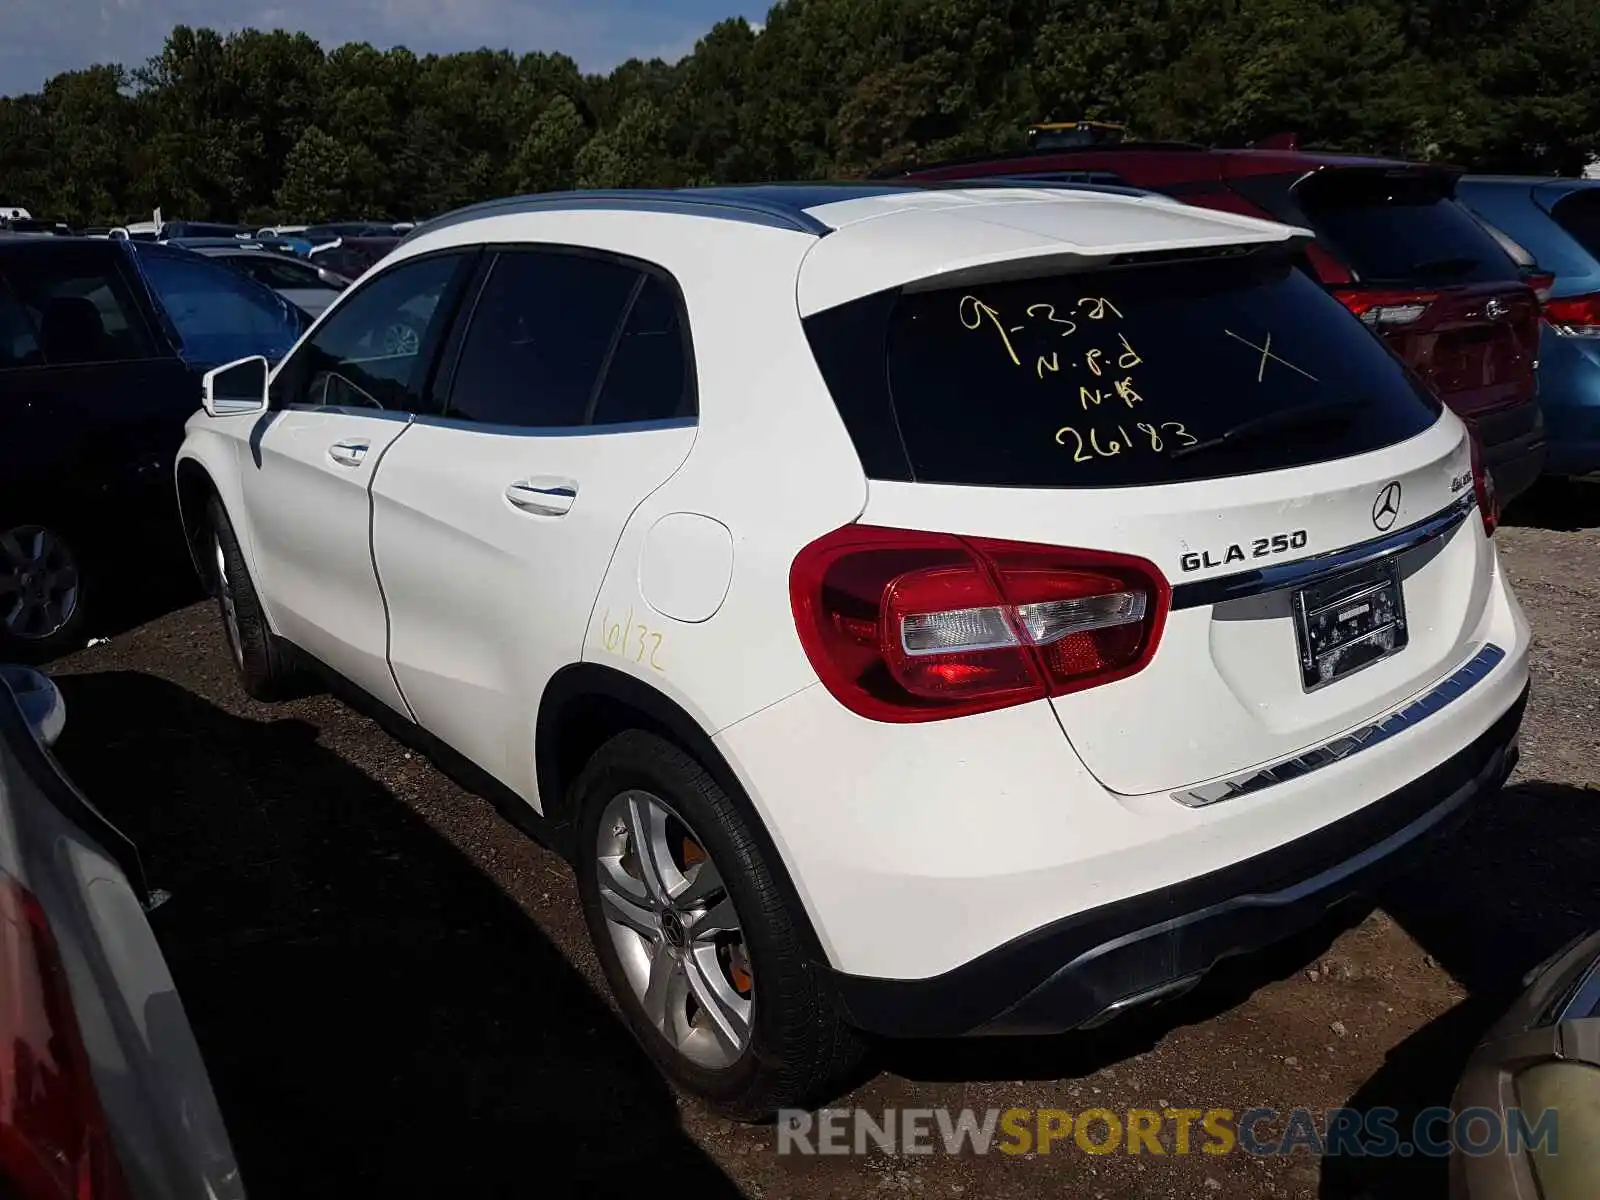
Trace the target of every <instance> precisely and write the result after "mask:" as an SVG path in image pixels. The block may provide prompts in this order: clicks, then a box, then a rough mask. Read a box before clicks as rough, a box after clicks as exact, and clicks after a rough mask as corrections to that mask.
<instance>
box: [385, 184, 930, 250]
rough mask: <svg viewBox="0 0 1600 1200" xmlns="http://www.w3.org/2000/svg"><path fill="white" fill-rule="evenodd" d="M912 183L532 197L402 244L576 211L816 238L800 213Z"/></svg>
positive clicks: (433, 226)
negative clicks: (456, 228) (509, 219)
mask: <svg viewBox="0 0 1600 1200" xmlns="http://www.w3.org/2000/svg"><path fill="white" fill-rule="evenodd" d="M912 186H914V181H912V180H906V181H903V182H900V183H894V182H891V181H881V182H861V181H853V182H846V183H758V184H749V185H745V186H737V187H701V188H620V189H615V190H599V189H597V190H593V191H577V192H537V193H534V194H532V195H527V196H509V197H507V198H505V199H503V200H489V201H486V202H485V203H482V204H473V205H469V206H468V207H466V208H460V209H456V210H455V211H454V212H449V213H445V214H444V215H443V216H440V217H435V218H434V219H433V220H431V221H425V222H423V223H422V224H420V225H418V226H417V227H416V228H415V229H413V230H411V232H410V233H408V234H406V235H405V237H404V238H403V239H402V242H408V241H411V240H412V239H413V238H416V237H418V236H420V235H422V234H425V233H433V232H435V231H436V230H439V229H443V228H446V227H448V226H451V225H459V224H461V223H462V222H464V221H473V220H477V219H479V218H481V217H497V216H510V215H513V214H518V213H536V212H571V211H578V210H582V209H611V210H614V211H623V212H661V213H682V214H687V215H691V216H699V217H711V218H714V219H721V220H728V221H740V222H743V223H745V224H754V225H768V226H772V227H773V228H777V229H792V230H795V231H797V232H800V233H811V234H815V235H817V236H818V237H821V236H823V235H824V234H828V233H832V232H833V227H832V226H830V225H825V224H823V223H822V222H821V221H819V220H817V219H816V218H815V217H813V216H811V215H810V214H809V213H808V212H807V211H806V210H807V209H810V208H818V207H821V206H822V205H824V204H834V203H838V202H840V201H844V200H857V199H860V198H862V197H864V196H881V195H885V194H888V193H892V192H895V191H905V190H907V189H909V188H910V187H912Z"/></svg>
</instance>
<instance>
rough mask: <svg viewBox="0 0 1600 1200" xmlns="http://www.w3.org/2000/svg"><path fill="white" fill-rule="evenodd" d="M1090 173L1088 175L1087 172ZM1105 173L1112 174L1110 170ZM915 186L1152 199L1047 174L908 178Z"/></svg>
mask: <svg viewBox="0 0 1600 1200" xmlns="http://www.w3.org/2000/svg"><path fill="white" fill-rule="evenodd" d="M1085 173H1086V174H1087V172H1085ZM1104 174H1107V175H1109V174H1111V172H1110V171H1106V172H1104ZM906 182H907V183H909V184H911V185H912V186H914V187H919V188H926V189H929V190H935V191H937V190H939V189H949V190H952V191H954V190H957V189H961V188H1054V189H1056V190H1057V191H1063V192H1099V193H1102V194H1104V195H1107V196H1152V195H1155V194H1156V193H1154V192H1152V191H1150V189H1149V188H1140V187H1130V186H1129V185H1127V184H1125V183H1095V182H1093V181H1091V180H1076V179H1052V178H1050V176H1048V175H991V176H986V177H985V178H982V179H908V180H907V181H906Z"/></svg>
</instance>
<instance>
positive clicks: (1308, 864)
mask: <svg viewBox="0 0 1600 1200" xmlns="http://www.w3.org/2000/svg"><path fill="white" fill-rule="evenodd" d="M1526 702H1527V690H1526V688H1524V689H1523V691H1522V693H1521V695H1520V696H1519V697H1518V698H1517V700H1516V701H1515V703H1514V704H1513V705H1512V706H1511V708H1510V709H1508V710H1507V711H1506V712H1505V713H1504V714H1503V715H1502V716H1501V717H1500V718H1499V719H1498V720H1497V721H1495V722H1494V724H1493V725H1491V726H1490V727H1489V729H1488V730H1487V731H1485V732H1484V733H1483V734H1481V735H1480V736H1479V737H1478V738H1477V739H1476V740H1474V741H1473V742H1471V743H1469V744H1468V745H1467V746H1466V747H1465V748H1463V749H1462V750H1460V751H1459V752H1458V753H1456V754H1455V755H1453V756H1452V757H1451V758H1449V759H1447V760H1446V761H1444V762H1443V763H1441V764H1439V765H1438V766H1437V767H1435V768H1433V769H1432V770H1430V771H1428V772H1427V773H1426V774H1424V775H1422V776H1420V777H1419V778H1417V779H1415V780H1413V781H1412V782H1411V783H1408V784H1406V785H1405V786H1403V787H1401V788H1399V789H1397V790H1396V791H1393V792H1391V793H1389V794H1388V795H1386V796H1384V797H1383V798H1382V799H1380V800H1378V801H1376V802H1374V803H1372V804H1369V805H1367V806H1365V807H1364V808H1361V809H1358V810H1357V811H1356V812H1354V813H1352V814H1351V815H1349V816H1347V817H1344V818H1342V819H1340V820H1337V821H1334V822H1332V823H1331V824H1329V825H1325V826H1323V827H1322V828H1320V829H1317V830H1315V831H1314V832H1312V833H1309V834H1306V835H1305V836H1303V837H1300V838H1298V839H1296V840H1294V841H1292V842H1288V843H1286V844H1284V845H1281V846H1278V847H1276V848H1274V849H1272V850H1269V851H1266V852H1264V853H1261V854H1257V855H1255V856H1253V857H1251V858H1247V859H1244V860H1242V861H1240V862H1237V863H1233V864H1231V865H1229V866H1227V867H1224V868H1222V869H1221V870H1216V871H1212V872H1210V873H1208V874H1205V875H1201V876H1198V877H1196V878H1193V879H1189V880H1185V881H1181V882H1178V883H1175V884H1173V885H1171V886H1170V887H1164V888H1161V889H1159V890H1156V891H1152V892H1146V893H1143V894H1140V895H1136V896H1131V897H1128V898H1126V899H1123V900H1119V901H1116V902H1114V903H1111V904H1106V905H1103V906H1100V907H1098V908H1093V909H1089V910H1086V911H1083V912H1079V913H1076V914H1074V915H1072V916H1070V917H1066V918H1064V919H1062V920H1059V921H1056V922H1053V923H1052V924H1049V925H1046V926H1044V927H1042V928H1039V929H1035V930H1033V931H1032V932H1030V933H1026V934H1024V935H1022V936H1021V937H1018V938H1016V939H1014V940H1012V941H1010V942H1007V943H1006V944H1004V945H1002V946H999V947H997V948H995V949H994V950H991V951H989V952H988V953H986V954H983V955H981V956H980V957H978V958H976V959H974V960H972V961H970V962H967V963H964V964H963V965H961V966H959V967H957V968H955V969H954V970H951V971H947V972H945V973H944V974H942V975H937V976H933V977H930V978H924V979H877V978H868V977H863V976H859V975H849V974H845V973H842V972H837V971H834V972H831V974H832V976H833V980H834V984H835V987H836V988H837V992H838V995H839V997H840V1000H841V1003H842V1005H843V1008H844V1011H845V1014H846V1016H847V1018H848V1019H849V1020H850V1021H851V1022H853V1023H854V1024H856V1025H857V1026H859V1027H861V1028H863V1029H866V1030H869V1031H872V1032H875V1033H881V1034H885V1035H892V1036H901V1037H956V1036H962V1035H967V1034H1040V1033H1056V1032H1062V1031H1065V1030H1069V1029H1073V1028H1078V1027H1081V1026H1083V1025H1085V1024H1094V1023H1097V1019H1098V1018H1104V1017H1107V1016H1111V1015H1114V1014H1115V1013H1117V1012H1119V1011H1121V1010H1122V1009H1124V1008H1128V1007H1132V1006H1133V1005H1135V1004H1137V1003H1139V1002H1141V1001H1143V1000H1147V999H1153V998H1155V997H1158V996H1160V995H1163V994H1167V993H1172V992H1176V991H1181V990H1183V989H1184V988H1185V987H1187V986H1188V985H1189V984H1191V983H1193V982H1195V981H1196V980H1198V978H1199V977H1200V976H1201V975H1202V974H1204V973H1205V971H1206V970H1208V969H1209V968H1210V967H1211V966H1212V965H1214V964H1215V963H1216V962H1218V961H1219V960H1221V959H1223V958H1226V957H1229V956H1232V955H1235V954H1240V953H1246V952H1249V951H1251V950H1256V949H1259V948H1261V947H1264V946H1267V945H1269V944H1271V943H1273V942H1275V941H1278V940H1281V939H1282V938H1284V937H1286V936H1288V935H1290V934H1293V933H1295V932H1297V931H1299V930H1301V929H1304V928H1306V927H1307V926H1309V925H1311V924H1314V923H1315V922H1316V920H1317V919H1318V918H1319V917H1320V916H1321V915H1322V914H1324V913H1325V912H1326V911H1327V910H1328V909H1329V908H1330V907H1331V906H1332V905H1334V904H1337V903H1338V902H1339V901H1341V900H1344V899H1347V898H1348V897H1350V896H1352V895H1356V894H1359V893H1360V892H1362V891H1363V890H1365V889H1367V888H1369V887H1371V886H1372V885H1373V884H1374V883H1375V882H1376V881H1378V880H1379V879H1381V878H1383V877H1385V876H1386V875H1387V874H1389V873H1391V872H1393V871H1394V870H1397V869H1399V868H1400V867H1402V866H1403V865H1404V864H1405V862H1406V861H1407V860H1408V859H1409V858H1410V857H1411V855H1412V853H1414V852H1415V851H1417V850H1418V849H1419V848H1420V847H1421V846H1422V845H1423V844H1425V843H1426V842H1427V841H1428V840H1429V838H1430V837H1431V836H1432V835H1435V834H1437V833H1439V832H1440V831H1442V830H1443V829H1445V828H1447V827H1448V826H1450V825H1452V824H1454V823H1455V822H1457V821H1459V820H1460V819H1462V818H1464V817H1465V815H1466V814H1467V812H1468V810H1469V809H1470V808H1471V806H1472V805H1473V804H1474V802H1476V801H1478V800H1481V799H1483V798H1485V797H1487V796H1490V795H1492V794H1494V792H1495V791H1496V790H1497V789H1498V788H1499V787H1500V785H1501V784H1502V783H1503V782H1504V781H1505V779H1506V777H1507V776H1508V775H1509V774H1510V773H1511V770H1512V768H1513V767H1514V766H1515V765H1516V758H1517V751H1516V736H1517V730H1518V728H1519V727H1520V725H1521V723H1522V714H1523V709H1524V707H1525V705H1526Z"/></svg>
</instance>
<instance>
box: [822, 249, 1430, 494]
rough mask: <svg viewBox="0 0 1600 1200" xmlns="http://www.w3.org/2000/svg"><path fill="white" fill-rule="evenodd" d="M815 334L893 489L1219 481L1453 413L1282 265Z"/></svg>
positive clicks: (1103, 278) (1156, 272)
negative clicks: (905, 484)
mask: <svg viewBox="0 0 1600 1200" xmlns="http://www.w3.org/2000/svg"><path fill="white" fill-rule="evenodd" d="M806 327H807V333H808V335H809V337H810V339H811V345H812V348H813V351H814V353H815V354H816V357H817V361H818V363H819V365H820V366H821V368H822V371H823V375H824V377H825V378H826V379H827V382H828V385H829V388H830V390H831V391H832V393H833V396H834V399H835V400H836V401H837V402H838V404H839V407H840V411H841V414H842V415H843V416H844V418H845V422H846V424H847V426H848V427H849V428H850V432H851V434H852V436H853V437H854V439H855V442H856V446H857V449H858V451H859V452H860V454H861V457H862V461H863V465H864V466H865V467H866V469H867V472H868V474H869V475H870V476H871V477H873V478H877V479H906V480H919V481H924V482H936V483H955V484H975V485H997V486H1019V487H1116V486H1127V485H1138V484H1154V483H1172V482H1179V481H1183V480H1192V479H1209V478H1216V477H1218V476H1224V475H1242V474H1248V473H1252V472H1257V471H1270V470H1279V469H1284V468H1289V467H1297V466H1301V465H1304V464H1307V463H1315V462H1324V461H1327V460H1329V459H1335V458H1342V457H1346V456H1349V455H1353V454H1360V453H1364V452H1366V451H1370V450H1375V449H1378V448H1379V447H1382V446H1387V445H1392V444H1393V443H1395V442H1398V441H1401V440H1403V439H1405V438H1408V437H1411V436H1413V435H1415V434H1417V433H1419V432H1421V431H1422V430H1424V429H1426V428H1427V427H1428V426H1429V425H1431V424H1432V423H1433V422H1434V420H1435V419H1436V418H1437V416H1438V414H1439V411H1440V409H1439V405H1438V402H1437V401H1436V400H1435V399H1434V398H1433V397H1432V395H1431V393H1429V392H1428V391H1427V390H1426V389H1425V388H1423V387H1422V386H1421V385H1420V384H1418V383H1417V382H1416V381H1415V380H1414V377H1413V376H1411V374H1410V373H1409V372H1408V371H1407V370H1406V369H1405V368H1404V367H1403V366H1401V365H1400V363H1399V360H1398V359H1396V358H1395V357H1394V355H1393V354H1392V353H1391V352H1390V351H1389V350H1388V349H1387V348H1386V347H1385V346H1384V344H1383V343H1382V342H1381V341H1380V340H1379V339H1378V338H1377V337H1375V336H1374V335H1373V334H1372V333H1370V332H1369V331H1368V330H1367V328H1366V327H1365V326H1363V325H1362V324H1361V323H1360V322H1359V321H1358V320H1356V318H1354V317H1353V316H1351V315H1350V314H1349V312H1347V311H1346V310H1345V308H1344V307H1343V306H1342V305H1341V304H1340V303H1339V302H1338V301H1337V300H1335V299H1334V298H1333V297H1331V296H1329V295H1328V294H1327V292H1325V291H1324V290H1323V289H1322V288H1321V287H1319V286H1318V285H1317V283H1316V282H1314V281H1313V280H1312V279H1311V278H1309V277H1308V276H1307V275H1305V274H1304V273H1303V272H1301V271H1299V270H1297V269H1295V268H1294V267H1293V266H1292V265H1291V264H1290V263H1289V261H1288V260H1287V259H1285V258H1283V257H1281V256H1273V257H1270V258H1263V257H1253V258H1249V259H1235V260H1232V261H1210V262H1186V263H1169V264H1165V265H1160V266H1141V267H1129V268H1122V269H1118V270H1105V271H1098V272H1092V273H1087V274H1084V273H1080V274H1071V275H1052V276H1041V277H1036V278H1031V279H1025V280H1015V281H1008V282H1003V283H994V284H986V285H976V286H969V287H960V288H948V289H941V290H939V291H925V292H905V293H896V292H890V293H882V294H879V295H877V296H869V297H866V298H865V299H863V300H858V301H854V302H852V303H851V304H847V305H844V306H842V307H841V308H837V309H832V310H829V311H827V312H824V313H819V314H817V315H816V316H813V317H810V318H808V319H807V322H806ZM1218 439H1226V440H1221V441H1219V440H1218Z"/></svg>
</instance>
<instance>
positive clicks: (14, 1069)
mask: <svg viewBox="0 0 1600 1200" xmlns="http://www.w3.org/2000/svg"><path fill="white" fill-rule="evenodd" d="M8 1185H9V1186H8ZM0 1195H4V1196H6V1197H11V1196H16V1197H18V1200H127V1198H128V1195H129V1193H128V1190H127V1187H126V1184H125V1182H124V1180H123V1177H122V1171H121V1169H120V1168H119V1167H118V1165H117V1160H116V1156H115V1153H114V1152H113V1150H112V1147H111V1136H110V1132H109V1131H108V1129H107V1127H106V1119H105V1114H104V1112H103V1111H102V1109H101V1107H100V1098H99V1094H98V1093H97V1092H96V1091H95V1086H94V1079H93V1078H92V1076H91V1075H90V1073H89V1056H88V1053H87V1052H86V1051H85V1050H84V1047H83V1039H82V1036H81V1035H80V1034H79V1031H78V1020H77V1016H76V1015H75V1013H74V1011H73V1007H72V997H71V993H70V992H69V991H68V987H67V976H66V968H65V966H64V965H63V964H62V961H61V952H60V950H59V949H58V947H57V946H56V940H55V937H54V935H52V934H51V932H50V925H49V922H48V921H47V920H46V919H45V915H44V911H43V909H41V908H40V907H39V903H38V901H37V900H35V899H34V897H33V896H32V895H31V894H29V892H28V891H27V890H26V889H25V888H23V887H22V886H21V885H20V884H19V883H17V881H16V880H14V879H12V878H11V877H10V876H8V875H6V874H5V873H4V872H3V871H0Z"/></svg>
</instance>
